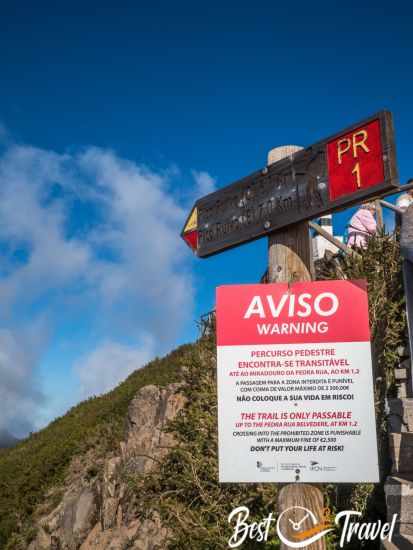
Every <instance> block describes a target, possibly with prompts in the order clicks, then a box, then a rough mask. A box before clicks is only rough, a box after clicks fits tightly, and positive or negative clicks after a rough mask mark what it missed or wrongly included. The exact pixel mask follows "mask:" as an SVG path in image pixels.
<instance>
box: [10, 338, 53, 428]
mask: <svg viewBox="0 0 413 550" xmlns="http://www.w3.org/2000/svg"><path fill="white" fill-rule="evenodd" d="M38 329H40V330H38ZM42 332H43V330H42V329H41V327H37V329H35V328H34V327H32V328H31V329H30V330H29V331H27V330H26V331H24V330H23V331H20V332H18V331H12V330H6V329H1V330H0V381H1V383H0V402H1V414H0V432H4V431H6V430H7V429H10V431H12V432H13V434H14V435H16V436H19V437H21V436H23V435H26V434H27V432H29V431H30V430H32V429H33V425H34V419H35V417H36V414H37V411H38V410H39V407H40V406H41V405H42V404H43V403H44V395H43V394H42V393H41V389H40V384H39V381H38V380H37V377H36V375H35V371H34V368H33V366H34V365H35V364H36V362H37V361H38V360H39V352H40V347H41V346H40V344H41V341H42V340H43V336H44V334H42Z"/></svg>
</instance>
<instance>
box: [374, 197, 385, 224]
mask: <svg viewBox="0 0 413 550" xmlns="http://www.w3.org/2000/svg"><path fill="white" fill-rule="evenodd" d="M374 203H375V205H376V221H377V229H378V230H379V231H381V230H382V229H383V227H384V221H383V208H382V207H381V203H380V199H379V200H376V201H374Z"/></svg>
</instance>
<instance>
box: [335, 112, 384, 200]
mask: <svg viewBox="0 0 413 550" xmlns="http://www.w3.org/2000/svg"><path fill="white" fill-rule="evenodd" d="M383 155H384V153H383V145H382V138H381V128H380V120H379V119H375V120H372V121H371V122H369V123H367V124H365V125H364V126H359V127H358V128H355V129H354V130H351V132H348V133H347V134H344V135H342V136H339V137H337V138H335V139H333V140H332V141H330V142H329V143H327V157H328V175H329V180H330V186H329V189H330V199H331V200H332V201H334V200H336V199H338V198H340V197H343V196H346V195H350V194H351V193H355V192H356V191H359V190H360V189H366V188H368V187H373V186H375V185H378V184H380V183H381V182H382V181H384V161H383Z"/></svg>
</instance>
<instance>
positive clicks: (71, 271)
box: [0, 145, 213, 426]
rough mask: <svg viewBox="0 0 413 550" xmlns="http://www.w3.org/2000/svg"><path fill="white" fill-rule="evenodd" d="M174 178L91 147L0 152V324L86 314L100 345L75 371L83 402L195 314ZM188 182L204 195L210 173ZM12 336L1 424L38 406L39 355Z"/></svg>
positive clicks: (159, 347) (158, 349) (159, 349)
mask: <svg viewBox="0 0 413 550" xmlns="http://www.w3.org/2000/svg"><path fill="white" fill-rule="evenodd" d="M173 174H174V171H172V172H171V171H169V173H168V172H156V171H154V170H151V169H149V168H147V167H145V166H141V165H137V164H136V163H134V162H131V161H127V160H125V159H121V158H119V157H118V156H117V155H116V154H115V153H113V152H111V151H107V150H102V149H99V148H95V147H90V148H87V149H85V150H84V151H82V152H80V153H78V154H75V155H68V154H64V155H61V154H57V153H55V152H52V151H45V150H41V149H36V148H34V147H28V146H14V145H11V146H10V147H9V148H8V149H7V150H6V152H5V153H4V154H3V155H2V156H1V157H0V266H1V267H0V304H1V308H0V326H2V325H3V326H5V327H6V328H7V327H8V326H10V325H11V324H13V326H19V323H20V322H21V319H25V321H27V319H29V320H30V322H32V321H35V320H36V318H37V316H38V313H37V312H38V311H40V312H41V314H42V315H43V314H47V317H48V319H49V323H50V326H51V327H52V326H53V325H57V324H58V323H59V322H60V321H61V320H62V319H64V317H65V315H66V308H67V307H68V304H69V303H74V304H75V306H73V307H76V305H77V306H78V307H79V309H82V308H83V311H88V313H89V314H90V312H91V311H93V312H94V315H95V319H96V327H97V328H96V327H95V326H94V330H95V332H96V331H97V332H98V333H97V334H95V335H94V336H95V337H96V338H95V340H96V341H97V342H98V343H97V344H96V349H95V350H92V351H91V352H90V353H89V355H88V356H86V357H84V358H83V359H82V360H79V361H78V362H77V364H76V368H75V369H74V372H75V373H76V375H77V376H78V377H79V380H80V382H81V385H82V397H87V396H88V395H91V394H97V393H101V392H102V391H106V390H107V389H110V388H112V387H113V386H114V385H116V383H117V382H119V381H120V380H121V379H123V378H125V377H126V376H127V375H128V374H129V373H130V372H131V371H132V370H134V369H135V368H137V367H139V366H141V365H142V364H143V363H145V362H147V361H148V360H149V359H150V357H151V356H154V355H155V354H160V353H163V352H164V351H166V350H167V349H168V348H170V347H171V346H172V345H173V344H174V341H175V340H176V337H177V336H178V335H179V332H180V330H182V327H183V326H184V324H185V322H186V321H188V320H189V319H190V318H191V310H192V302H193V285H192V278H191V274H190V272H189V270H188V268H187V267H186V261H187V259H189V256H188V254H187V250H186V248H185V246H183V244H182V243H181V241H180V238H179V233H180V229H181V226H182V223H183V221H184V219H185V214H186V212H185V211H184V210H183V208H182V207H181V205H180V204H179V202H178V201H177V199H175V198H174V195H173V193H172V192H171V189H170V178H171V177H173ZM195 174H196V175H195ZM194 177H196V179H197V184H198V186H199V187H200V188H201V187H203V189H204V191H205V190H207V189H211V188H212V187H213V180H212V178H211V177H210V176H208V174H206V173H205V172H197V173H194ZM0 334H1V333H0ZM119 334H122V341H123V342H124V341H127V342H129V343H130V346H124V345H122V344H120V343H118V342H117V338H118V336H119ZM147 334H150V335H151V338H150V339H148V337H147V336H146V335H147ZM18 337H19V334H17V336H12V335H9V341H8V348H7V349H9V352H7V354H6V355H5V356H4V357H3V363H2V364H3V367H1V368H2V369H3V370H2V371H0V376H1V375H2V374H3V371H4V373H6V372H8V371H9V370H10V369H11V365H12V364H13V362H14V363H16V364H17V365H18V366H17V367H16V373H18V372H24V375H23V376H20V375H19V376H18V375H17V374H15V375H13V376H14V377H12V378H7V377H6V378H5V379H7V380H9V382H8V385H7V386H3V394H2V396H3V399H9V400H11V401H10V402H13V403H14V405H13V407H12V409H13V411H14V412H13V413H11V414H10V415H8V419H6V420H7V421H6V422H5V424H7V423H10V422H14V423H16V422H18V421H19V418H20V419H21V420H23V419H25V418H29V417H30V415H28V410H29V408H30V407H32V406H33V407H34V406H35V405H36V403H39V401H38V398H39V395H38V394H37V393H36V392H35V391H34V390H32V388H33V387H35V386H36V384H34V385H33V381H35V379H36V373H37V366H38V363H39V356H38V355H36V354H30V353H28V354H25V352H23V349H24V348H22V349H21V354H20V355H19V354H18V353H17V351H18V350H19V345H18V343H17V338H18ZM13 338H14V339H13ZM13 342H15V344H14V348H13V346H12V343H13ZM99 342H100V343H99ZM0 343H1V340H0ZM45 345H46V344H45ZM73 345H76V342H74V343H73ZM5 353H6V352H5ZM8 357H10V359H8ZM19 369H20V370H19ZM13 388H14V389H13ZM7 396H8V397H7ZM7 402H9V401H7ZM19 408H20V409H19ZM19 410H20V413H19ZM0 426H1V424H0Z"/></svg>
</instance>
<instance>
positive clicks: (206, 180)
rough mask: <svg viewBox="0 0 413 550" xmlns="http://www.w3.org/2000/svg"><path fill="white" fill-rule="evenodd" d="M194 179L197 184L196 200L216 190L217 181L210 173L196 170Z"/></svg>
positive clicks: (193, 175) (193, 172)
mask: <svg viewBox="0 0 413 550" xmlns="http://www.w3.org/2000/svg"><path fill="white" fill-rule="evenodd" d="M192 177H193V178H194V180H195V183H196V193H195V194H196V197H195V198H197V199H199V198H200V197H203V196H204V195H209V193H212V192H213V191H215V190H216V181H215V179H214V178H213V177H212V176H211V175H210V174H208V172H197V171H196V170H192Z"/></svg>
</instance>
